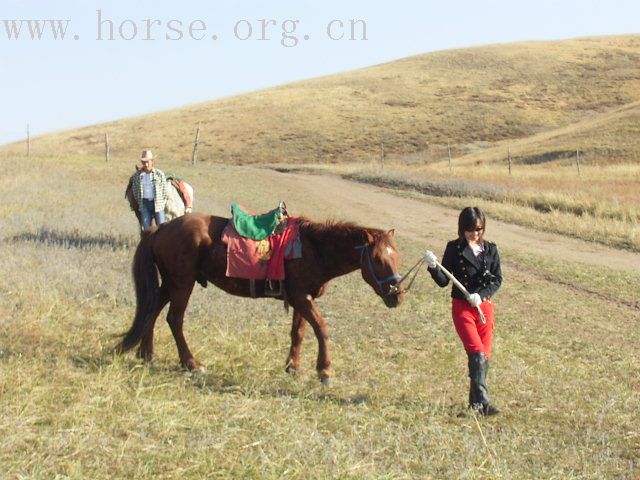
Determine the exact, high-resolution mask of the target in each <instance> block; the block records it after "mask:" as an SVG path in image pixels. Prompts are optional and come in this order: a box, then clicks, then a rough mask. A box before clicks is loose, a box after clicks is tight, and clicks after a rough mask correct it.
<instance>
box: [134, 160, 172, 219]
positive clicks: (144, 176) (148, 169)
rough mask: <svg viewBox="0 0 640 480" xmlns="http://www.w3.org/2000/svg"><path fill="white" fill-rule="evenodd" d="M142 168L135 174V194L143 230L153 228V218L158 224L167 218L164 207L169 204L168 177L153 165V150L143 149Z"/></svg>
mask: <svg viewBox="0 0 640 480" xmlns="http://www.w3.org/2000/svg"><path fill="white" fill-rule="evenodd" d="M140 162H142V168H141V169H140V170H138V171H137V172H136V173H134V174H133V179H132V185H131V186H132V189H133V196H134V198H135V199H136V202H137V204H138V210H139V211H140V226H141V227H142V229H143V230H148V229H149V228H151V223H152V221H153V219H155V221H156V225H162V224H163V223H164V222H165V221H166V220H165V216H164V207H165V206H166V204H167V179H166V177H165V175H164V173H163V172H162V170H159V169H157V168H154V167H153V152H151V150H143V151H142V154H141V155H140Z"/></svg>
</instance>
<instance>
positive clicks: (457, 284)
mask: <svg viewBox="0 0 640 480" xmlns="http://www.w3.org/2000/svg"><path fill="white" fill-rule="evenodd" d="M436 265H437V266H438V267H440V270H442V273H444V274H445V275H446V276H447V277H448V278H449V280H451V281H452V282H453V284H454V285H455V286H456V287H458V290H460V291H461V292H462V293H463V295H464V296H465V298H466V299H467V301H468V300H469V298H470V297H471V294H470V293H469V291H468V290H467V289H466V288H464V285H462V284H461V283H460V282H459V281H458V279H457V278H456V277H454V276H453V274H452V273H451V272H450V271H449V270H447V269H446V268H444V267H443V266H442V264H441V263H440V262H438V261H437V260H436ZM476 308H477V309H478V314H479V315H480V322H482V324H483V325H484V324H485V323H487V319H486V318H484V313H482V310H481V309H480V305H477V306H476Z"/></svg>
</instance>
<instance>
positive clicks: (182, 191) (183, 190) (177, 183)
mask: <svg viewBox="0 0 640 480" xmlns="http://www.w3.org/2000/svg"><path fill="white" fill-rule="evenodd" d="M166 177H167V181H169V182H171V184H172V185H173V186H174V187H176V190H177V191H178V194H179V195H180V198H181V199H182V203H184V207H185V208H186V209H187V211H191V202H192V199H191V196H190V195H189V191H188V190H187V187H185V185H184V183H185V181H184V179H183V178H182V177H179V176H178V175H176V174H175V173H167V175H166Z"/></svg>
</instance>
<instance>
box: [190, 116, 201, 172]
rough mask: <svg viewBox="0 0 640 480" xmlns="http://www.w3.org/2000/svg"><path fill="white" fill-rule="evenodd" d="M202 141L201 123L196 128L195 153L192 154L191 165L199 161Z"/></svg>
mask: <svg viewBox="0 0 640 480" xmlns="http://www.w3.org/2000/svg"><path fill="white" fill-rule="evenodd" d="M199 143H200V124H198V128H197V130H196V141H195V142H194V143H193V155H192V156H191V165H195V164H196V162H197V161H198V144H199Z"/></svg>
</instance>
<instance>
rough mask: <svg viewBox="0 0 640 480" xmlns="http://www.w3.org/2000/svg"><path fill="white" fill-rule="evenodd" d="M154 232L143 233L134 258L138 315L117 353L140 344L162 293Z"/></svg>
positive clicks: (117, 348) (134, 280) (117, 347)
mask: <svg viewBox="0 0 640 480" xmlns="http://www.w3.org/2000/svg"><path fill="white" fill-rule="evenodd" d="M152 238H153V231H144V232H142V237H141V239H140V243H139V244H138V248H137V249H136V253H135V255H134V257H133V282H134V284H135V289H136V315H135V317H134V319H133V324H132V325H131V328H130V329H129V331H128V332H127V333H125V334H124V338H123V339H122V341H121V342H120V343H119V344H118V346H116V352H118V353H124V352H127V351H129V350H131V349H132V348H133V347H135V346H136V345H138V343H140V340H141V339H142V335H143V334H144V333H145V331H146V330H147V328H149V327H150V323H151V322H153V313H154V311H155V309H156V308H157V304H158V298H159V293H160V285H159V282H158V271H157V269H156V264H155V261H154V258H153V248H152V245H151V240H152Z"/></svg>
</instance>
